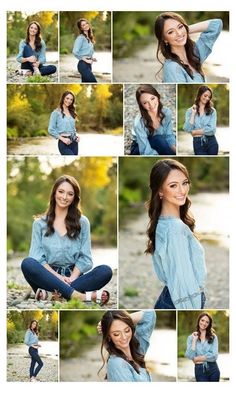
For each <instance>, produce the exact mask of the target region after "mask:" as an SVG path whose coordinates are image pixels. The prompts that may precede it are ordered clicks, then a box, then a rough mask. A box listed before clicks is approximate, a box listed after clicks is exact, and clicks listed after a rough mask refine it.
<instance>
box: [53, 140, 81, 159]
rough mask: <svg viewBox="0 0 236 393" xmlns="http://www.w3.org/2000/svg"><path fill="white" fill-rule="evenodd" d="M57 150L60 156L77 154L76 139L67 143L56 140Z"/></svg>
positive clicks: (77, 145)
mask: <svg viewBox="0 0 236 393" xmlns="http://www.w3.org/2000/svg"><path fill="white" fill-rule="evenodd" d="M58 150H59V152H60V153H61V155H62V156H78V153H79V144H78V142H76V141H73V142H71V143H70V144H69V145H67V144H66V143H63V142H62V141H61V140H60V139H59V140H58Z"/></svg>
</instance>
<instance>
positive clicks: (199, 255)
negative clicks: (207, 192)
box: [153, 216, 206, 310]
mask: <svg viewBox="0 0 236 393" xmlns="http://www.w3.org/2000/svg"><path fill="white" fill-rule="evenodd" d="M155 246H156V248H155V251H154V254H153V264H154V269H155V272H156V274H157V277H158V278H159V280H160V281H161V282H163V283H164V284H165V285H166V286H167V287H168V289H169V292H170V296H171V300H172V302H173V303H174V305H175V308H176V309H199V310H200V309H201V292H202V291H203V289H204V286H205V280H206V265H205V256H204V250H203V248H202V246H201V244H200V243H199V241H198V240H197V239H196V237H195V236H194V235H193V233H192V231H191V230H190V228H189V227H188V226H187V225H186V224H184V222H183V221H182V220H181V219H179V218H176V217H172V216H160V217H159V220H158V224H157V227H156V237H155Z"/></svg>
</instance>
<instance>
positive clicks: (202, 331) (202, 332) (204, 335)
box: [200, 329, 206, 340]
mask: <svg viewBox="0 0 236 393" xmlns="http://www.w3.org/2000/svg"><path fill="white" fill-rule="evenodd" d="M200 338H201V340H205V338H206V330H201V329H200Z"/></svg>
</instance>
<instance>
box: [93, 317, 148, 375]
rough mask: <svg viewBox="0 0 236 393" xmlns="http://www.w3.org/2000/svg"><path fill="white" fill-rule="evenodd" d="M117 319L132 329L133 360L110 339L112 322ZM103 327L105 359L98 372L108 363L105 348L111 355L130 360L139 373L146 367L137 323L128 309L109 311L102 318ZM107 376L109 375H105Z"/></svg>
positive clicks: (102, 348)
mask: <svg viewBox="0 0 236 393" xmlns="http://www.w3.org/2000/svg"><path fill="white" fill-rule="evenodd" d="M115 320H119V321H122V322H124V323H126V324H127V325H128V326H129V327H130V328H131V330H132V337H131V340H130V343H129V346H130V352H131V355H132V358H133V361H129V360H127V357H126V356H125V354H124V352H122V351H121V350H120V349H118V348H116V346H115V345H114V343H113V341H112V340H111V339H110V329H111V325H112V322H113V321H115ZM101 328H102V335H103V337H102V345H101V355H102V360H103V365H102V367H101V368H100V370H99V371H98V374H99V373H100V371H101V370H102V368H103V367H104V365H105V364H106V359H105V357H104V353H103V352H104V348H105V349H106V350H107V352H108V354H109V356H111V355H115V356H118V357H120V358H122V359H124V360H125V361H126V362H128V363H129V364H130V365H131V366H132V367H133V368H134V370H135V371H136V372H137V373H138V374H139V373H140V371H139V367H142V368H146V364H145V360H144V355H143V354H142V353H140V352H139V351H140V343H139V341H138V339H137V338H136V337H135V335H134V333H135V325H134V323H133V320H132V318H131V317H130V315H129V313H128V312H127V311H123V310H114V311H107V312H106V313H105V314H104V315H103V317H102V320H101ZM105 378H107V376H106V377H105Z"/></svg>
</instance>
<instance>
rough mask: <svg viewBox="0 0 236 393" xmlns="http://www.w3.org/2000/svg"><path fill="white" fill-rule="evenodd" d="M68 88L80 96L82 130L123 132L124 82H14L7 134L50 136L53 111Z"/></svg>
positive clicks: (9, 94)
mask: <svg viewBox="0 0 236 393" xmlns="http://www.w3.org/2000/svg"><path fill="white" fill-rule="evenodd" d="M66 90H71V91H72V92H73V93H74V94H75V97H76V98H75V105H76V111H77V115H78V120H77V122H76V127H77V129H78V132H80V131H82V132H83V131H84V132H86V131H96V132H100V133H112V132H111V131H110V130H111V129H116V131H115V133H117V130H119V132H120V134H122V132H123V129H122V128H121V127H122V126H123V87H122V85H118V84H115V85H109V84H98V85H80V84H73V85H71V84H57V85H51V84H39V85H30V84H28V85H27V84H24V85H19V84H18V85H17V84H11V85H8V89H7V101H8V102H7V122H8V129H7V137H8V138H14V137H21V138H24V137H34V136H43V135H48V131H47V130H48V123H49V117H50V114H51V112H52V111H53V110H54V109H56V108H57V107H58V105H59V101H60V97H61V95H62V93H63V92H64V91H66Z"/></svg>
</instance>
